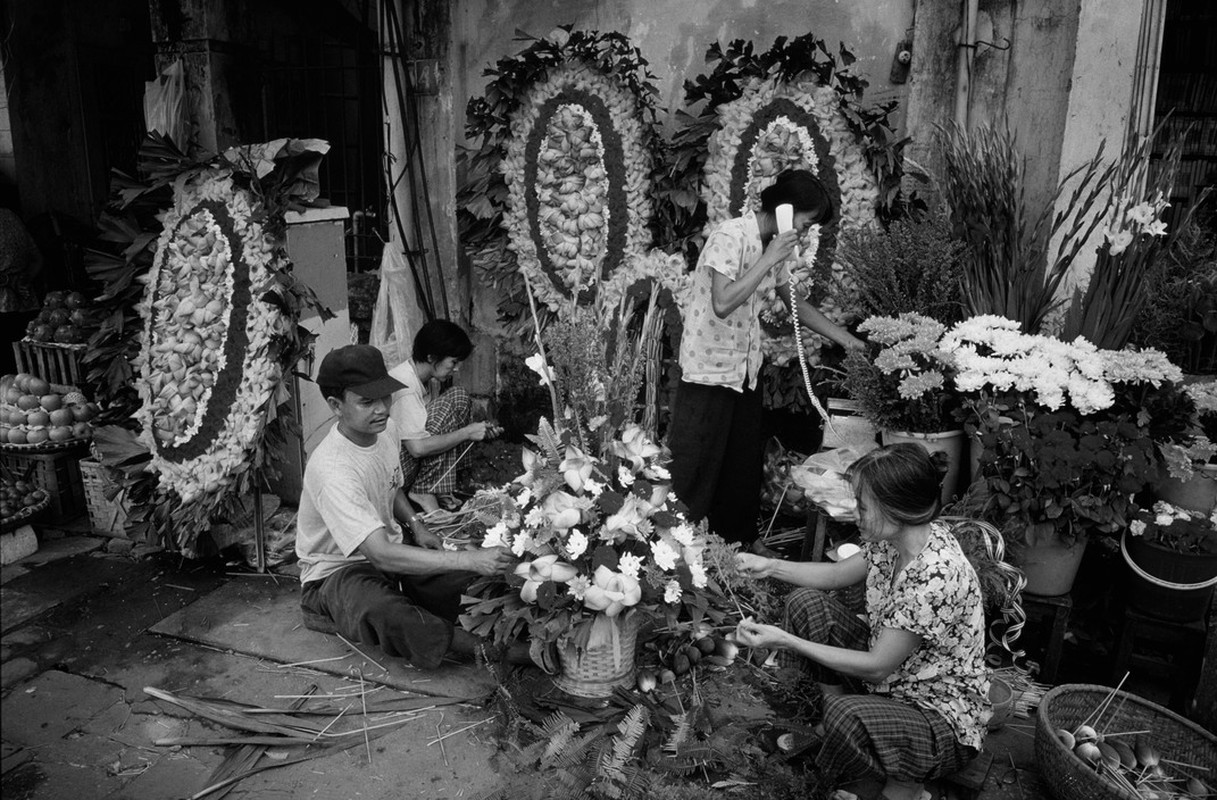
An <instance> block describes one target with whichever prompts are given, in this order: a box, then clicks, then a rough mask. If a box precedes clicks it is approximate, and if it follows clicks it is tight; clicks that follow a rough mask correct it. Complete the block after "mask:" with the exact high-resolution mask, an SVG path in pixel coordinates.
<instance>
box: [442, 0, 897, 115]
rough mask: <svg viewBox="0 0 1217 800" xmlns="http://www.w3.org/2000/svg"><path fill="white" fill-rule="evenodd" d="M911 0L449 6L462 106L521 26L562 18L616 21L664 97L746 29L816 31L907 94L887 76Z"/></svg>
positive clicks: (761, 35) (540, 27) (485, 1)
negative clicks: (714, 46) (715, 47)
mask: <svg viewBox="0 0 1217 800" xmlns="http://www.w3.org/2000/svg"><path fill="white" fill-rule="evenodd" d="M912 17H913V0H852V1H851V2H839V1H838V0H811V1H810V2H809V0H771V2H759V0H712V1H708V0H508V1H507V2H504V1H503V0H459V2H458V3H457V4H456V10H455V11H454V13H453V25H454V30H453V35H454V37H455V41H456V47H455V54H454V57H455V59H456V60H457V62H456V63H457V68H456V74H455V75H454V82H453V89H454V92H455V94H456V99H457V106H458V109H462V108H463V106H464V101H467V100H468V98H469V97H470V96H471V95H477V94H481V92H482V90H483V88H484V86H485V80H486V79H485V78H484V77H482V71H483V70H484V69H485V68H486V67H487V66H490V65H492V64H493V63H494V62H495V61H497V60H498V59H500V58H502V57H504V56H507V55H511V54H512V53H515V52H517V51H518V50H520V49H522V47H523V46H524V45H523V44H522V43H520V42H516V41H513V39H514V37H515V32H516V31H517V30H521V31H525V32H527V33H529V34H532V35H534V36H543V35H545V34H547V33H548V32H549V31H551V30H552V29H553V28H555V27H556V26H558V25H564V24H567V23H570V24H573V25H575V27H577V28H581V29H584V30H602V31H610V30H611V31H621V32H623V33H625V34H627V35H628V36H629V37H630V40H631V41H632V42H633V43H634V45H635V46H637V47H638V48H639V49H640V50H641V51H642V54H643V56H644V57H645V58H647V60H648V61H650V63H651V69H652V71H653V72H654V73H655V76H656V79H657V85H658V87H659V90H660V104H661V105H663V106H666V107H667V108H669V109H676V108H680V107H682V105H683V103H684V92H683V89H682V84H683V81H684V80H685V79H686V78H692V77H694V76H696V75H698V74H701V73H703V72H704V71H706V64H705V53H706V47H707V46H708V45H709V44H710V43H711V42H713V41H715V40H718V41H719V42H721V43H723V44H726V43H727V42H729V41H731V40H732V39H737V38H742V39H750V40H752V42H753V43H754V44H755V46H756V47H757V49H758V50H766V49H768V48H769V46H770V45H771V44H772V43H773V40H774V39H775V38H777V37H778V36H788V37H791V38H793V37H795V36H800V35H802V34H804V33H808V32H811V33H814V34H815V35H816V36H818V37H820V38H821V39H823V40H824V41H825V42H826V43H827V44H828V46H829V47H830V49H833V50H835V49H836V46H837V43H838V42H845V44H846V46H847V47H848V48H849V49H850V50H851V51H853V53H854V55H855V56H857V58H858V62H857V64H855V71H856V72H857V73H859V74H861V75H863V76H864V77H866V78H867V79H868V80H869V81H870V83H871V86H870V89H869V90H868V91H869V94H868V97H870V98H871V99H879V98H886V97H892V96H894V97H897V98H901V99H902V98H903V97H904V95H905V94H906V90H905V88H904V87H903V86H895V85H893V84H891V83H890V82H889V81H888V73H889V71H890V69H891V64H892V57H893V55H894V54H895V51H896V44H897V42H899V41H900V40H901V39H902V38H903V37H904V35H905V32H906V30H908V29H909V28H910V26H911V25H912V22H913V20H912Z"/></svg>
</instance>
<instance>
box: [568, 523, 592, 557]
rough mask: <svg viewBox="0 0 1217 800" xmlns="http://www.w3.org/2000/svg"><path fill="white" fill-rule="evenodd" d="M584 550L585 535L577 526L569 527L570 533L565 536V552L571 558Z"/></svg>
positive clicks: (581, 553) (585, 543) (585, 546)
mask: <svg viewBox="0 0 1217 800" xmlns="http://www.w3.org/2000/svg"><path fill="white" fill-rule="evenodd" d="M586 550H587V537H586V536H584V535H583V534H582V533H581V532H580V531H579V529H578V528H571V531H570V533H569V534H568V535H567V537H566V554H567V555H569V556H570V557H571V558H578V557H579V556H581V555H583V553H584V552H585V551H586Z"/></svg>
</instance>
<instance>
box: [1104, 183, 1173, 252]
mask: <svg viewBox="0 0 1217 800" xmlns="http://www.w3.org/2000/svg"><path fill="white" fill-rule="evenodd" d="M1169 207H1170V203H1168V202H1166V198H1165V197H1163V196H1162V193H1161V192H1158V194H1157V196H1156V197H1154V198H1153V199H1152V200H1146V201H1143V202H1141V203H1137V204H1136V205H1133V203H1132V199H1131V198H1130V197H1128V196H1127V195H1126V196H1124V197H1122V198H1120V200H1119V202H1117V203H1116V206H1115V211H1114V214H1113V216H1114V220H1113V222H1112V224H1111V225H1109V226H1108V227H1107V228H1105V229H1104V230H1103V240H1104V242H1105V243H1106V245H1107V247H1108V252H1110V253H1111V255H1113V256H1118V255H1119V254H1120V253H1123V252H1124V251H1125V250H1127V249H1128V247H1129V245H1131V244H1132V243H1133V241H1134V240H1135V239H1136V237H1137V236H1140V235H1146V236H1165V235H1166V223H1165V222H1163V221H1162V219H1161V216H1162V212H1163V211H1165V210H1166V209H1167V208H1169Z"/></svg>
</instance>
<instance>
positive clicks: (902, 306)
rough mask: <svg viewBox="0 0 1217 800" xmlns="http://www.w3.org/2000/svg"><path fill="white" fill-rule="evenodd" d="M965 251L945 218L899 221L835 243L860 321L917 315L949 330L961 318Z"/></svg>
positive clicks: (847, 291)
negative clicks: (949, 326) (904, 314)
mask: <svg viewBox="0 0 1217 800" xmlns="http://www.w3.org/2000/svg"><path fill="white" fill-rule="evenodd" d="M965 249H966V248H965V246H964V244H963V243H962V242H960V241H958V240H955V239H953V238H952V237H951V228H950V224H949V223H948V221H947V219H946V217H945V215H941V214H935V215H927V216H926V217H925V218H924V219H921V220H917V219H914V218H906V219H898V220H896V221H894V222H893V223H892V224H891V225H890V226H888V228H887V229H886V230H883V229H873V230H862V231H856V232H853V233H848V234H845V235H843V236H842V238H841V239H840V240H839V242H838V244H837V258H838V259H839V260H840V261H841V263H842V264H843V265H844V267H845V269H844V275H845V276H847V278H848V281H849V282H850V286H848V287H846V286H841V287H839V288H838V289H837V290H836V291H837V292H838V293H839V294H840V295H842V296H849V294H850V293H852V294H853V296H854V302H855V304H856V305H855V311H856V312H857V313H858V315H859V316H860V317H862V318H866V317H896V316H899V315H900V314H903V313H906V312H911V311H915V312H917V313H919V314H923V315H925V316H927V317H932V318H933V319H936V320H938V321H939V322H941V323H943V324H945V325H951V324H954V323H956V322H958V321H959V320H961V319H963V315H964V302H963V268H964V255H965Z"/></svg>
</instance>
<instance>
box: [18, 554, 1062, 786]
mask: <svg viewBox="0 0 1217 800" xmlns="http://www.w3.org/2000/svg"><path fill="white" fill-rule="evenodd" d="M232 569H234V568H233V567H226V566H225V565H224V564H222V563H220V561H219V560H218V559H217V560H214V561H209V562H206V563H205V564H202V565H200V564H199V563H197V562H185V561H181V560H179V559H177V558H175V557H170V556H165V555H163V554H161V555H153V556H148V555H146V554H141V553H139V552H138V551H135V552H133V551H132V549H131V548H130V546H129V543H128V542H125V541H122V540H106V539H101V538H94V537H91V536H87V535H81V534H76V535H67V536H60V538H49V537H47V536H44V537H43V541H42V547H41V549H40V550H39V552H38V553H36V554H35V555H33V556H30V557H29V558H27V559H24V560H22V561H20V562H17V563H16V564H14V565H11V566H9V567H5V568H4V570H3V575H2V582H3V584H2V587H0V608H2V615H0V617H2V619H0V622H2V627H3V637H2V642H0V660H2V666H0V679H2V680H0V682H2V690H3V701H2V708H0V710H2V716H0V719H2V729H3V741H4V776H3V786H2V792H0V794H2V795H3V797H4V798H6V800H8V799H10V798H11V799H12V800H17V799H18V798H21V799H25V798H31V799H42V798H46V799H47V800H51V799H54V800H60V799H61V798H71V800H90V799H91V798H113V799H115V800H117V799H118V798H123V799H124V800H145V799H146V800H154V799H155V800H162V799H163V798H182V797H191V796H192V795H194V794H195V793H196V792H198V791H199V790H200V789H202V788H203V787H204V786H206V785H207V779H208V776H209V775H210V774H211V772H212V770H213V769H215V767H216V766H217V765H218V764H219V763H220V761H221V759H222V758H223V754H224V752H225V750H224V749H223V748H221V747H198V746H196V747H187V748H174V747H165V746H158V745H156V744H154V742H156V741H157V740H160V739H165V738H170V737H190V736H208V735H217V732H219V731H222V730H223V729H221V728H219V727H217V726H209V725H206V724H204V723H202V722H200V721H199V720H198V718H197V717H194V716H192V715H190V714H189V713H188V712H185V711H182V710H180V709H178V708H176V707H174V706H172V705H169V704H166V703H163V702H160V701H157V700H154V699H152V698H150V697H149V696H148V695H147V694H145V692H144V687H148V686H152V687H158V688H161V689H166V690H169V691H172V692H178V693H186V694H192V695H197V696H208V697H223V698H226V699H229V700H234V701H240V702H246V703H252V704H258V705H269V704H272V703H287V702H290V700H289V699H287V698H284V697H283V696H285V695H297V694H301V693H303V691H304V690H305V689H306V687H308V686H310V685H316V686H318V687H319V690H320V691H321V692H322V693H336V692H350V691H352V686H356V687H357V686H358V683H357V682H356V681H355V678H354V677H353V671H352V670H353V668H352V667H348V668H347V672H346V674H344V673H343V670H342V669H341V668H331V669H329V671H327V672H321V671H318V670H315V669H310V668H308V667H301V666H295V667H293V666H288V665H289V664H291V663H294V661H287V660H285V659H282V658H280V659H278V660H276V659H275V658H274V657H272V656H271V655H270V654H269V653H270V652H271V651H273V650H275V648H273V647H261V648H259V647H257V646H256V640H260V639H261V638H262V637H261V636H254V637H248V636H247V637H246V639H245V640H242V639H241V637H240V636H237V635H236V631H238V630H239V626H246V625H252V624H254V623H253V622H251V621H250V617H249V612H250V607H251V604H253V603H261V602H263V601H262V600H256V601H251V600H250V599H249V597H250V593H251V592H253V593H254V594H258V595H259V596H262V595H265V596H266V597H267V598H270V600H268V601H267V602H268V603H270V604H269V605H267V606H262V605H256V606H254V608H255V611H257V612H258V613H261V614H266V615H268V616H267V618H268V619H270V620H271V622H272V623H273V624H272V625H271V626H270V627H272V628H273V627H276V626H277V627H278V628H279V629H280V631H281V632H282V633H283V634H284V635H287V633H290V632H293V631H295V629H296V628H297V626H298V619H297V618H295V617H294V615H293V613H292V611H291V610H290V604H289V605H288V606H282V605H274V603H273V602H271V601H273V599H274V598H275V597H277V595H278V594H280V593H282V591H283V588H282V587H279V588H278V590H271V589H270V588H269V586H268V585H267V584H266V583H265V582H267V581H271V580H272V579H270V578H266V577H260V576H253V577H250V576H243V577H242V576H236V575H233V574H231V572H230V570H232ZM279 580H281V581H285V582H286V586H287V587H290V586H291V585H292V584H291V581H292V580H293V579H292V578H290V577H287V578H280V579H279ZM241 582H263V583H261V584H259V585H257V586H256V587H255V588H252V589H251V588H250V586H248V585H244V584H242V583H241ZM200 609H203V610H206V614H205V616H206V619H207V621H208V624H217V623H216V622H214V621H215V620H225V619H226V620H228V622H227V623H226V624H228V625H229V626H237V627H231V628H230V630H229V631H228V634H225V635H229V634H231V636H230V638H229V639H224V638H220V639H216V640H215V641H217V642H218V643H219V644H218V646H217V645H216V644H209V643H208V641H209V640H208V639H207V638H206V637H188V638H192V640H190V641H188V640H186V639H183V638H180V637H179V636H175V635H165V632H166V631H169V632H170V633H172V632H173V631H174V626H175V625H178V626H179V627H180V625H181V623H180V621H181V620H183V619H189V618H190V617H191V614H192V613H193V615H194V617H198V616H199V615H200V614H201V613H202V612H201V611H200ZM267 609H270V610H269V611H267ZM242 615H244V616H242ZM278 616H282V617H284V618H283V619H278V618H277V617H278ZM167 620H168V622H166V621H167ZM241 620H245V621H244V622H242V621H241ZM156 631H160V633H158V632H156ZM268 635H269V634H268ZM293 635H296V634H293ZM317 641H318V649H317V650H316V653H315V654H313V655H312V656H311V657H312V658H322V657H331V654H333V653H340V652H341V651H340V650H339V651H335V650H324V648H323V646H330V645H327V644H326V643H325V642H324V641H321V640H320V639H318V640H317ZM243 642H244V643H243ZM294 646H296V647H297V651H296V652H298V650H299V647H300V646H301V644H300V642H296V643H295V645H294ZM303 646H304V647H305V649H306V651H307V650H308V649H309V648H308V646H307V642H306V643H305V644H304V645H303ZM367 655H369V656H371V658H372V659H373V660H375V659H376V656H375V655H374V654H372V653H368V654H367ZM300 660H310V659H309V658H296V659H295V661H300ZM357 661H358V663H359V664H360V665H361V666H360V667H359V672H360V673H362V674H364V675H365V676H367V677H368V678H369V681H372V680H374V679H375V677H376V671H375V670H373V669H371V668H370V667H368V666H367V665H366V664H365V663H364V662H363V661H362V659H359V660H357ZM326 663H327V664H329V663H330V662H326ZM350 663H352V664H354V663H356V662H354V661H353V662H350ZM365 669H366V670H367V672H363V670H365ZM394 669H395V670H396V669H397V668H396V667H395V668H394ZM466 669H467V668H466ZM397 674H398V677H397V679H395V680H388V679H387V678H386V680H385V682H386V684H392V685H391V686H390V685H387V686H385V687H384V688H383V689H381V690H378V691H379V692H380V694H379V695H378V696H381V697H384V696H390V695H392V696H400V697H405V696H412V695H414V694H421V693H426V692H427V691H428V687H427V686H425V685H423V684H414V685H411V681H422V682H424V683H425V682H426V681H427V680H428V679H427V678H426V677H420V676H419V675H418V674H410V673H408V672H400V673H397ZM482 677H484V676H482ZM436 679H437V685H442V688H443V689H444V692H446V693H448V694H456V693H459V692H460V690H461V688H462V687H466V688H468V689H469V690H470V692H471V694H476V693H477V692H478V691H484V690H485V688H486V687H485V686H479V685H478V679H479V676H476V675H468V674H463V673H461V672H460V670H459V669H457V668H453V669H450V670H446V671H442V672H441V673H440V674H437V676H436ZM372 685H373V684H372V683H369V684H368V686H372ZM491 688H493V687H491ZM411 689H412V690H413V692H410V691H408V690H411ZM430 693H432V694H436V693H440V692H435V691H431V692H430ZM369 696H371V695H369ZM276 697H278V698H280V699H277V700H276V699H275V698H276ZM492 716H493V714H492V713H491V712H488V711H487V709H486V708H485V707H480V706H478V705H476V704H461V705H451V706H446V707H444V708H443V709H437V710H435V711H432V712H428V713H426V714H425V715H423V716H420V717H418V718H417V719H416V720H414V721H412V722H409V723H407V724H406V725H404V726H403V727H402V728H400V729H398V730H395V731H394V732H392V733H390V734H388V735H385V736H383V737H381V738H379V739H377V740H375V741H373V742H370V743H369V744H368V745H366V746H359V747H355V748H352V749H349V750H346V751H344V752H339V753H335V754H332V755H328V756H325V757H323V758H319V759H315V760H311V761H306V762H304V763H300V764H295V765H291V766H285V767H282V768H279V769H273V770H268V771H266V772H263V773H261V774H259V775H257V776H255V777H253V778H250V779H248V780H245V781H243V782H241V783H240V784H238V785H237V786H236V787H235V789H233V791H232V792H231V793H230V794H229V795H228V796H229V797H251V798H252V797H256V798H276V797H283V798H287V797H292V798H297V797H319V798H390V797H392V798H402V797H420V798H456V797H471V796H476V795H477V794H478V793H479V792H483V791H485V790H486V789H488V788H489V787H491V786H492V785H493V784H494V782H495V779H496V776H495V772H494V766H493V763H492V761H491V757H492V755H493V754H494V752H495V743H494V742H493V740H492V739H491V738H490V735H489V729H490V728H491V727H492V724H493V723H492V722H487V720H489V719H490V718H491V717H492ZM467 726H472V727H468V729H467V730H464V731H462V732H459V733H456V735H454V736H451V737H450V738H446V739H444V740H443V742H442V745H443V746H442V748H441V747H439V746H434V745H432V744H429V743H430V742H433V741H434V740H435V739H436V738H438V735H439V734H440V733H450V732H454V731H458V730H459V729H462V728H466V727H467ZM1031 731H1032V728H1031V723H1030V721H1029V720H1015V721H1014V722H1013V723H1012V724H1011V725H1010V726H1008V727H1006V728H1005V729H1003V730H1002V731H1000V732H998V733H995V734H992V735H990V737H989V740H988V742H987V745H986V749H987V750H988V751H990V752H991V753H992V754H993V756H994V766H993V767H992V769H990V770H989V772H988V775H987V777H984V776H982V777H983V778H984V786H983V789H982V790H981V792H980V794H979V797H980V798H982V800H1013V798H1022V799H1023V800H1031V799H1032V798H1039V797H1046V796H1048V795H1047V794H1046V792H1045V791H1044V788H1043V787H1042V786H1041V785H1040V783H1039V779H1038V775H1037V773H1036V770H1035V764H1034V756H1033V752H1032V746H1031V745H1032V736H1031ZM272 755H275V754H274V753H272ZM1011 763H1013V764H1014V765H1015V766H1016V767H1017V770H1016V771H1015V772H1013V773H1012V772H1010V770H1009V769H1008V767H1009V765H1010V764H1011ZM1003 778H1005V779H1006V780H1005V781H1003V780H1002V779H1003ZM710 795H714V796H723V797H731V796H740V795H738V794H737V795H730V794H728V793H726V792H720V793H718V794H715V793H713V792H711V791H710V790H707V796H710ZM958 796H962V795H958Z"/></svg>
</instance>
